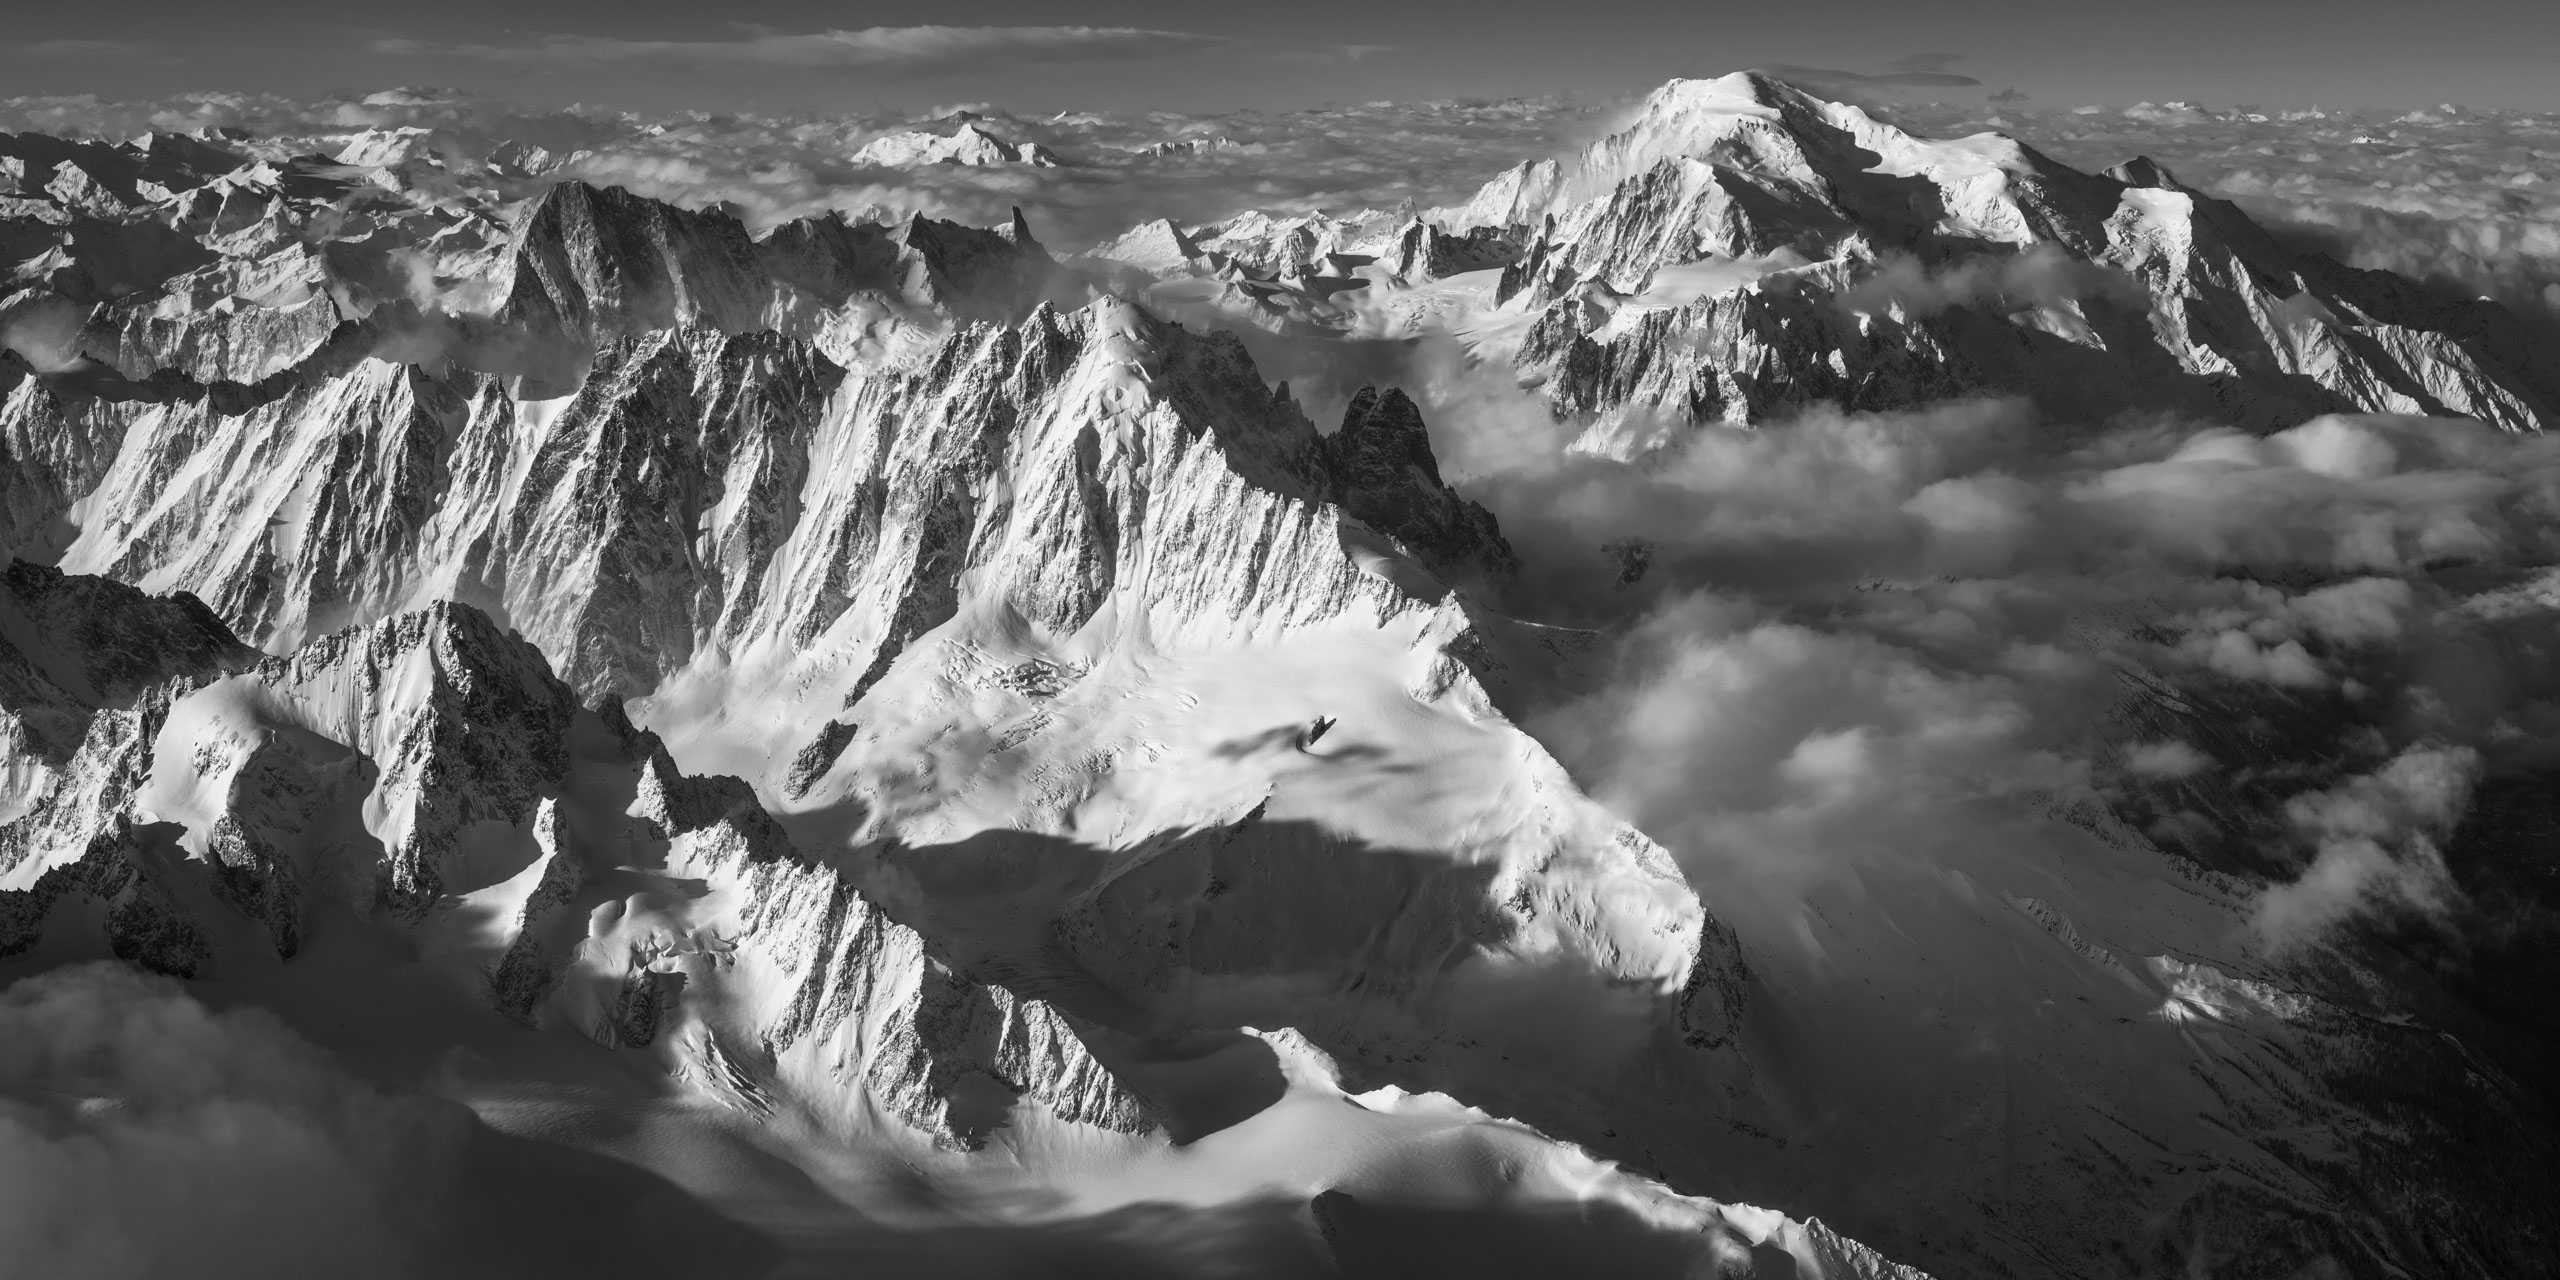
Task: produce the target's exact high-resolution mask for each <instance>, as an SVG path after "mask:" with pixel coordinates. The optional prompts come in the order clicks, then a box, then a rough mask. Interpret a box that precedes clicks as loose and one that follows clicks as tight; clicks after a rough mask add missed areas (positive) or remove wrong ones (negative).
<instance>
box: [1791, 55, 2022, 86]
mask: <svg viewBox="0 0 2560 1280" xmlns="http://www.w3.org/2000/svg"><path fill="white" fill-rule="evenodd" d="M1906 61H1907V59H1906ZM1768 71H1769V73H1770V74H1771V75H1775V76H1783V77H1785V78H1786V79H1789V80H1803V81H1807V82H1809V83H1812V84H1825V85H1829V84H1862V85H1875V86H1879V87H1886V88H1906V89H1969V88H1976V87H1979V86H1980V85H1981V84H1982V82H1981V81H1979V80H1976V79H1974V78H1973V77H1972V76H1966V75H1958V74H1956V73H1955V72H1952V71H1933V70H1914V69H1902V70H1894V71H1878V72H1864V71H1842V70H1839V69H1837V68H1834V67H1805V66H1798V65H1796V64H1794V63H1791V62H1780V63H1773V64H1771V65H1770V66H1769V67H1768Z"/></svg>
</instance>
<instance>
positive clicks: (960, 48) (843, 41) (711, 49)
mask: <svg viewBox="0 0 2560 1280" xmlns="http://www.w3.org/2000/svg"><path fill="white" fill-rule="evenodd" d="M1221 42H1222V41H1221V40H1220V38H1218V37H1215V36H1204V35H1195V34H1192V33H1190V32H1184V31H1163V30H1157V29H1153V28H1147V27H1093V26H1050V27H1040V26H1019V27H951V26H914V27H863V28H860V29H858V30H829V31H810V32H782V31H769V30H764V31H752V32H749V33H748V34H745V35H742V36H740V37H738V38H736V39H733V40H630V39H624V38H621V37H617V36H598V35H554V36H536V37H534V38H532V39H529V40H526V41H524V42H523V43H521V44H482V43H437V42H433V41H424V40H413V39H405V38H390V39H382V40H376V41H375V42H374V43H373V46H372V48H373V51H374V52H376V53H387V54H395V55H399V56H404V57H431V58H468V59H473V60H475V61H483V62H576V63H607V64H612V63H638V62H672V63H694V64H701V63H710V62H720V63H735V64H745V65H750V66H770V67H794V68H822V67H891V66H919V65H930V64H936V63H951V62H957V61H962V60H967V59H986V58H997V57H1010V56H1036V57H1041V58H1074V57H1132V56H1145V55H1151V54H1162V53H1168V52H1174V51H1179V50H1186V49H1194V50H1196V49H1198V48H1200V47H1202V46H1204V45H1211V44H1217V43H1221Z"/></svg>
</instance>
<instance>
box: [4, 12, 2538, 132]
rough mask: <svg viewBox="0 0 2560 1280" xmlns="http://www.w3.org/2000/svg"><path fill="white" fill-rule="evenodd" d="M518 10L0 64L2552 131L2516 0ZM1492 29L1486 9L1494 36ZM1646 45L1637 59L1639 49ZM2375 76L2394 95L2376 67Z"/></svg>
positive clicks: (396, 15)
mask: <svg viewBox="0 0 2560 1280" xmlns="http://www.w3.org/2000/svg"><path fill="white" fill-rule="evenodd" d="M730 12H743V14H744V15H745V16H749V17H752V19H753V20H752V21H744V20H723V21H709V20H706V19H704V18H702V17H701V16H699V15H698V11H697V10H696V9H695V8H694V7H693V6H689V5H684V4H680V3H673V2H672V0H639V2H637V3H633V4H629V5H603V4H596V3H587V2H585V0H579V2H577V3H569V4H552V5H546V6H543V12H542V14H541V16H540V18H539V20H531V21H529V20H528V15H527V14H526V12H525V11H524V7H523V6H518V5H501V4H497V3H494V0H462V2H461V3H456V4H451V5H446V6H442V7H439V8H438V9H436V10H434V11H432V12H424V11H418V10H414V9H410V8H407V7H401V8H394V7H392V6H390V5H387V4H381V3H378V2H375V0H362V2H359V3H355V4H343V5H319V4H314V3H310V2H309V0H266V2H265V3H260V4H256V5H251V6H230V7H226V9H225V10H223V11H215V10H213V9H211V8H210V7H201V6H191V5H180V4H175V3H171V2H170V0H140V2H138V3H130V4H123V5H116V6H98V7H91V8H86V9H79V10H72V9H59V10H50V11H40V12H35V13H30V14H28V15H25V16H24V17H23V18H22V19H21V20H20V22H19V24H18V27H17V31H16V33H15V34H17V35H18V36H19V40H18V42H17V43H15V44H13V45H11V46H8V47H7V48H5V49H0V72H5V73H6V74H7V76H8V78H9V82H10V83H12V84H14V85H16V86H17V91H18V92H20V93H23V94H68V93H89V94H96V95H99V96H101V97H109V98H145V97H158V96H166V95H171V94H178V93H188V92H224V91H243V92H272V93H280V94H289V95H304V96H309V95H319V94H329V93H336V92H345V93H362V92H365V91H369V90H374V89H381V88H385V87H389V86H393V85H412V84H433V85H438V86H450V87H453V88H457V89H461V90H465V91H468V92H472V93H476V94H485V95H493V96H500V97H506V98H510V99H515V100H518V101H522V102H524V103H526V104H528V105H534V106H557V105H561V104H565V103H568V102H573V101H574V102H585V103H590V104H596V105H603V106H612V107H622V108H629V109H635V110H656V111H667V110H701V111H711V112H741V111H758V112H767V111H829V110H858V109H912V108H917V107H923V106H926V105H929V104H932V103H937V102H948V101H955V100H957V101H976V100H981V99H984V98H986V97H988V96H989V95H990V93H991V91H994V90H999V89H1000V90H1001V92H1000V93H996V95H995V96H997V97H999V98H1000V99H1001V100H1003V101H1005V102H1007V103H1008V104H1015V105H1024V106H1073V107H1080V108H1087V109H1110V110H1149V109H1165V110H1186V111H1197V110H1234V109H1242V108H1260V109H1288V108H1298V107H1315V106H1320V105H1324V104H1328V103H1343V102H1357V101H1364V100H1371V99H1376V98H1382V97H1393V98H1396V99H1399V100H1404V101H1415V100H1424V99H1441V98H1453V97H1456V98H1464V97H1488V96H1490V97H1515V96H1536V95H1544V94H1574V95H1595V94H1596V95H1620V94H1628V93H1635V92H1640V91H1642V90H1643V89H1645V88H1648V87H1650V86H1651V85H1654V84H1657V83H1659V82H1661V81H1663V80H1666V79H1670V78H1673V77H1675V76H1702V75H1714V74H1721V73H1723V72H1727V71H1733V70H1740V69H1743V68H1746V67H1762V68H1768V69H1771V70H1775V71H1779V72H1780V73H1781V74H1790V75H1791V76H1792V77H1793V78H1796V79H1799V80H1802V81H1807V82H1811V83H1819V84H1825V85H1829V86H1833V87H1839V88H1848V89H1854V90H1856V91H1858V92H1860V93H1862V94H1866V95H1870V96H1875V97H1883V98H1891V97H1895V96H1902V97H1919V98H1939V99H1945V100H1949V101H1965V100H1980V99H1984V98H1987V97H1988V96H1989V95H1992V94H1997V93H2022V94H2025V95H2027V97H2028V99H2030V100H2032V101H2034V102H2036V103H2038V104H2039V105H2043V106H2048V107H2067V106H2071V105H2077V104H2081V103H2092V104H2104V105H2124V104H2130V103H2133V102H2136V101H2141V100H2149V101H2166V100H2191V101H2199V102H2209V103H2213V104H2216V105H2225V106H2234V105H2267V106H2278V107H2287V108H2300V107H2309V106H2315V105H2317V106H2330V107H2342V108H2357V109H2372V108H2390V107H2419V106H2432V105H2435V104H2438V103H2443V102H2453V103H2459V104H2462V105H2466V106H2475V107H2483V108H2509V109H2526V110H2560V77H2553V76H2552V75H2551V74H2550V73H2549V68H2550V67H2551V66H2552V65H2553V64H2554V62H2555V61H2560V23H2553V22H2549V21H2544V20H2542V19H2543V18H2544V16H2545V11H2544V10H2543V7H2542V6H2540V5H2538V4H2534V3H2530V2H2529V0H2450V2H2449V3H2443V4H2437V5H2432V6H2427V7H2425V8H2424V9H2414V8H2410V7H2407V6H2399V5H2388V4H2382V3H2379V2H2378V0H2348V2H2347V3H2343V4H2324V5H2317V6H2314V5H2309V4H2303V3H2294V2H2293V0H2284V2H2283V3H2276V4H2256V5H2247V6H2235V5H2227V4H2224V5H2206V4H2204V3H2201V0H2170V2H2168V3H2162V4H2154V5H2149V6H2145V7H2143V8H2141V9H2139V10H2131V9H2126V8H2123V7H2120V6H2107V5H2098V4H2089V3H2079V2H2077V0H2071V2H2068V3H2063V4H2059V5H2040V6H2035V7H2033V8H2032V9H2030V8H2028V7H2026V6H2024V5H2021V4H2018V3H2014V2H2007V0H2004V2H2002V3H1992V4H1982V3H1971V2H1967V3H1957V2H1956V0H1913V2H1912V3H1904V4H1888V3H1884V2H1883V0H1823V2H1818V3H1813V4H1800V5H1791V6H1786V7H1784V8H1783V9H1773V8H1770V7H1744V6H1694V7H1667V6H1660V5H1652V4H1641V3H1634V2H1632V0H1596V2H1595V3H1591V4H1585V5H1579V6H1575V7H1574V8H1573V10H1572V11H1571V12H1570V13H1569V14H1561V13H1551V12H1548V11H1545V10H1529V9H1521V10H1518V11H1517V12H1514V13H1509V14H1501V13H1500V12H1499V11H1498V10H1488V9H1486V8H1484V7H1480V6H1459V5H1453V4H1449V3H1447V2H1446V0H1433V2H1432V3H1427V4H1418V5H1403V6H1396V7H1394V8H1393V9H1392V10H1385V11H1381V10H1379V9H1377V8H1375V7H1373V6H1354V5H1348V4H1342V3H1337V2H1336V0H1321V2H1319V3H1314V4H1309V5H1301V6H1296V7H1294V8H1292V9H1291V10H1290V11H1289V12H1288V14H1287V15H1286V16H1285V18H1284V17H1283V16H1282V15H1279V14H1277V13H1273V12H1268V11H1255V10H1246V9H1234V10H1230V9H1217V8H1204V7H1199V6H1177V5H1172V4H1166V3H1160V2H1158V0H1133V2H1129V3H1120V4H1113V5H1103V6H1094V7H1091V8H1089V9H1087V10H1085V11H1083V12H1080V13H1079V15H1078V18H1079V20H1078V21H1077V22H1075V23H1072V24H1059V23H1054V22H1052V21H1050V20H1049V11H1046V10H1044V9H1042V8H1041V7H1039V6H1033V5H1029V4H1024V3H1021V2H1020V0H1013V2H1012V3H1003V4H994V5H987V6H980V7H978V8H976V9H974V10H972V11H971V12H970V13H969V15H968V16H969V21H968V22H967V23H965V24H944V23H936V22H935V21H934V19H936V18H937V17H945V16H947V12H946V11H943V10H940V9H938V8H935V7H932V6H923V5H915V4H905V3H899V4H882V5H870V6H864V7H862V8H861V9H859V10H858V11H857V12H854V13H850V14H849V13H847V12H846V11H845V10H844V9H842V8H841V7H838V6H825V5H816V4H808V3H800V2H798V0H790V2H787V3H767V4H757V5H753V6H745V7H743V10H738V9H733V10H731V11H730ZM1495 15H1499V16H1495ZM1631 36H1640V37H1641V38H1630V37H1631ZM2377 68H2387V69H2388V70H2387V73H2385V74H2376V70H2377Z"/></svg>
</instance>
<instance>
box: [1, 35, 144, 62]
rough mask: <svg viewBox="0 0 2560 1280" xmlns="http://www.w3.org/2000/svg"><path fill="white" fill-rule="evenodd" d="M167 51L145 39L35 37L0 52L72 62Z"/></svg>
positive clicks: (23, 58) (37, 59)
mask: <svg viewBox="0 0 2560 1280" xmlns="http://www.w3.org/2000/svg"><path fill="white" fill-rule="evenodd" d="M163 52H164V50H163V48H162V47H161V46H160V45H157V44H152V43H150V42H147V41H142V40H68V39H66V40H35V41H30V42H28V43H26V44H9V45H0V53H8V54H14V55H16V57H17V58H18V59H19V60H20V61H27V62H69V61H76V60H78V59H82V58H157V57H159V56H161V54H162V53H163Z"/></svg>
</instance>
